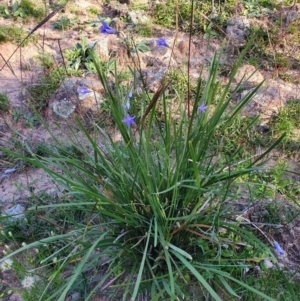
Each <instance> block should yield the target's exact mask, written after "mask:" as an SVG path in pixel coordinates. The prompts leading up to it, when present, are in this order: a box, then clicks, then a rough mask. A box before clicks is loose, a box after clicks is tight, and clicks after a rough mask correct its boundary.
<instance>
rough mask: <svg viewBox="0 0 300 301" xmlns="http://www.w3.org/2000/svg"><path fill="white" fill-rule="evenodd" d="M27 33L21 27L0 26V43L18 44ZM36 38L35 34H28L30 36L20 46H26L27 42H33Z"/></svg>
mask: <svg viewBox="0 0 300 301" xmlns="http://www.w3.org/2000/svg"><path fill="white" fill-rule="evenodd" d="M27 35H28V32H26V31H25V30H24V29H22V28H17V27H14V26H9V27H7V26H0V43H6V42H13V43H16V44H20V43H21V42H22V41H23V40H24V38H26V36H27ZM36 40H37V37H36V36H35V35H30V37H28V39H26V40H25V41H24V42H23V43H22V46H26V45H27V44H28V43H31V42H35V41H36Z"/></svg>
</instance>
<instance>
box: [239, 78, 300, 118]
mask: <svg viewBox="0 0 300 301" xmlns="http://www.w3.org/2000/svg"><path fill="white" fill-rule="evenodd" d="M298 91H299V86H297V85H295V84H290V83H286V82H283V81H281V80H272V81H269V82H268V84H267V85H265V86H263V87H261V88H260V89H259V91H258V92H257V93H256V94H255V95H254V96H253V97H252V99H251V100H250V101H249V103H248V104H247V105H246V107H245V108H244V109H243V113H244V114H245V115H247V116H251V117H253V116H256V115H257V114H260V117H261V118H262V119H265V120H269V119H270V118H271V117H272V116H273V115H274V114H277V113H278V112H279V109H280V108H281V107H283V106H284V105H285V104H286V103H287V102H288V101H289V100H291V99H294V100H296V99H299V94H298V93H299V92H298ZM247 93H249V90H247V91H243V92H242V93H241V97H242V98H243V97H245V95H246V94H247ZM264 123H266V122H264Z"/></svg>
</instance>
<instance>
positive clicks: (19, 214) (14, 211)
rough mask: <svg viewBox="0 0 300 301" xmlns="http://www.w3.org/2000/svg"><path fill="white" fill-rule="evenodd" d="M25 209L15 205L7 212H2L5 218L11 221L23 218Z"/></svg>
mask: <svg viewBox="0 0 300 301" xmlns="http://www.w3.org/2000/svg"><path fill="white" fill-rule="evenodd" d="M24 211H25V207H24V206H22V205H20V204H17V205H15V206H13V207H11V208H9V209H7V210H5V211H4V214H5V215H7V216H11V218H12V219H19V218H23V217H24Z"/></svg>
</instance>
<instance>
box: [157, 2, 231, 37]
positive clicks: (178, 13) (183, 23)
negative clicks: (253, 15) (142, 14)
mask: <svg viewBox="0 0 300 301" xmlns="http://www.w3.org/2000/svg"><path fill="white" fill-rule="evenodd" d="M234 8H235V2H234V1H226V2H225V3H224V5H222V7H221V6H219V7H218V8H215V9H213V8H212V5H211V1H207V0H206V1H200V2H199V1H196V2H194V16H193V17H194V26H193V32H194V33H197V32H206V30H207V29H208V26H209V24H210V21H209V18H210V15H211V14H212V13H215V12H217V17H215V18H214V22H215V23H214V24H216V25H218V27H222V26H223V24H224V22H225V21H226V20H228V19H229V18H230V16H231V15H232V14H233V13H234ZM191 9H192V4H191V2H186V1H185V0H178V1H173V0H167V1H166V2H164V3H157V4H155V6H154V10H153V20H154V22H156V23H157V24H160V25H162V26H165V27H169V28H170V27H171V28H172V27H173V28H174V27H175V25H176V19H177V18H178V25H179V27H180V29H182V30H183V31H186V32H188V31H189V30H190V25H189V24H190V20H191V19H190V16H191ZM218 27H216V29H217V28H218Z"/></svg>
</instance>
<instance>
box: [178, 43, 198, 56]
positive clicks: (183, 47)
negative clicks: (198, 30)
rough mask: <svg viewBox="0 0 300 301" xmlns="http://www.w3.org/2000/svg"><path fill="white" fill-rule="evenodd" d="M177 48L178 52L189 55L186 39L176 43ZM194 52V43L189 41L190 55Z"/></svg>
mask: <svg viewBox="0 0 300 301" xmlns="http://www.w3.org/2000/svg"><path fill="white" fill-rule="evenodd" d="M178 50H179V52H180V53H181V54H182V55H184V56H188V55H189V41H188V40H183V41H181V42H180V43H179V44H178ZM195 53H196V47H195V45H194V43H191V55H194V54H195Z"/></svg>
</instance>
